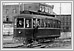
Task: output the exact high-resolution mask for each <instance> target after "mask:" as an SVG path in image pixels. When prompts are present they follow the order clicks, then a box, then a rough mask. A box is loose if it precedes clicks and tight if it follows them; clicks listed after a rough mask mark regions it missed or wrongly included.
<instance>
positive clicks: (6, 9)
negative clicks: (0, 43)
mask: <svg viewBox="0 0 74 51" xmlns="http://www.w3.org/2000/svg"><path fill="white" fill-rule="evenodd" d="M17 14H20V10H19V5H3V21H4V22H12V21H13V16H14V15H17Z"/></svg>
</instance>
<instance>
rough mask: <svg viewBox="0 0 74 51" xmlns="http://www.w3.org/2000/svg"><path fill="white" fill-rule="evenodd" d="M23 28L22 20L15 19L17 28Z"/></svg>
mask: <svg viewBox="0 0 74 51" xmlns="http://www.w3.org/2000/svg"><path fill="white" fill-rule="evenodd" d="M23 27H24V19H23V18H17V28H23Z"/></svg>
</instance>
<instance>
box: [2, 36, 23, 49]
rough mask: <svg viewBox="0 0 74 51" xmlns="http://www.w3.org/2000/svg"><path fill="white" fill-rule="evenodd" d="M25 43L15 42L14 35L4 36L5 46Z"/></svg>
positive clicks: (12, 46) (11, 46) (10, 46)
mask: <svg viewBox="0 0 74 51" xmlns="http://www.w3.org/2000/svg"><path fill="white" fill-rule="evenodd" d="M21 45H23V43H20V42H18V43H17V42H14V41H13V36H6V37H5V38H3V47H4V48H14V47H18V46H21Z"/></svg>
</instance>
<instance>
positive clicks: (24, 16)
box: [14, 14, 59, 20]
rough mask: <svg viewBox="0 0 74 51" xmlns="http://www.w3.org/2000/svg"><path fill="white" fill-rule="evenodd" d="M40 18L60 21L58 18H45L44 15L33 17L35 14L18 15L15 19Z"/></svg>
mask: <svg viewBox="0 0 74 51" xmlns="http://www.w3.org/2000/svg"><path fill="white" fill-rule="evenodd" d="M18 17H20V18H40V19H42V18H43V19H45V18H47V19H54V20H59V19H58V18H55V17H51V16H43V15H33V14H19V15H16V16H14V18H18Z"/></svg>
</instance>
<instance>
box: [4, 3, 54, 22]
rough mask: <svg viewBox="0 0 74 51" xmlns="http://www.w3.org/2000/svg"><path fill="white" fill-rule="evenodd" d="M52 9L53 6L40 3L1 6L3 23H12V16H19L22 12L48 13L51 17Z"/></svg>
mask: <svg viewBox="0 0 74 51" xmlns="http://www.w3.org/2000/svg"><path fill="white" fill-rule="evenodd" d="M53 8H54V6H53V5H47V4H41V3H28V4H27V3H26V4H25V3H21V4H20V3H19V4H18V5H3V22H13V16H15V15H18V14H20V12H21V11H24V10H29V11H34V12H44V13H50V14H52V15H53V13H54V12H53Z"/></svg>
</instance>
